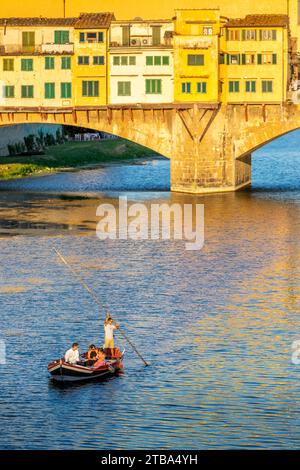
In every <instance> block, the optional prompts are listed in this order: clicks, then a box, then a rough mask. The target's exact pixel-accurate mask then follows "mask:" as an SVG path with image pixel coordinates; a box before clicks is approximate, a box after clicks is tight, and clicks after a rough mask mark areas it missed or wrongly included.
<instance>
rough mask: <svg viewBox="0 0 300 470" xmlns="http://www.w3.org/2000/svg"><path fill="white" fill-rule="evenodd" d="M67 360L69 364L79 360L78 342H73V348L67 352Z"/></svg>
mask: <svg viewBox="0 0 300 470" xmlns="http://www.w3.org/2000/svg"><path fill="white" fill-rule="evenodd" d="M65 361H66V362H68V363H69V364H76V363H77V362H79V350H78V343H73V344H72V347H71V349H68V351H67V352H66V354H65Z"/></svg>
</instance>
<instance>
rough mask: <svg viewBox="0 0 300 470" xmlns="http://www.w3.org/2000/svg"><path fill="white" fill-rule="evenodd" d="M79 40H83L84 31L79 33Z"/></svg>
mask: <svg viewBox="0 0 300 470" xmlns="http://www.w3.org/2000/svg"><path fill="white" fill-rule="evenodd" d="M79 42H85V34H84V33H82V32H81V33H79Z"/></svg>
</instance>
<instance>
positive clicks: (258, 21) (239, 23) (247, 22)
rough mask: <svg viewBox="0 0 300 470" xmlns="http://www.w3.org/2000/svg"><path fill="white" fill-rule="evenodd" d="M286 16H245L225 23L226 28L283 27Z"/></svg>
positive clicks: (286, 23) (287, 19)
mask: <svg viewBox="0 0 300 470" xmlns="http://www.w3.org/2000/svg"><path fill="white" fill-rule="evenodd" d="M288 22H289V18H288V16H287V15H247V16H245V18H232V19H229V20H228V22H227V23H226V25H225V27H226V28H231V27H243V26H251V27H255V26H267V27H268V26H274V27H275V26H276V27H280V26H281V27H285V26H287V25H288Z"/></svg>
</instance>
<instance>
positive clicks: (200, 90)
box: [197, 82, 207, 94]
mask: <svg viewBox="0 0 300 470" xmlns="http://www.w3.org/2000/svg"><path fill="white" fill-rule="evenodd" d="M206 91H207V84H206V82H198V83H197V93H201V94H205V93H206Z"/></svg>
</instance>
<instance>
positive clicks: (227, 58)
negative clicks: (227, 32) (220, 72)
mask: <svg viewBox="0 0 300 470" xmlns="http://www.w3.org/2000/svg"><path fill="white" fill-rule="evenodd" d="M226 64H227V65H229V64H230V54H226Z"/></svg>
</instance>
